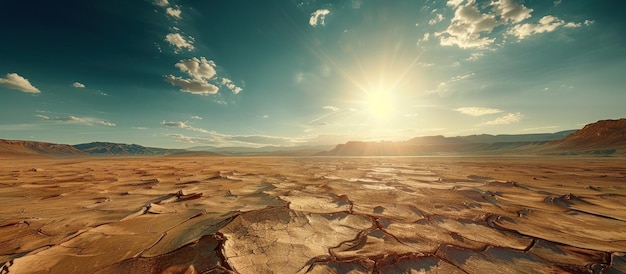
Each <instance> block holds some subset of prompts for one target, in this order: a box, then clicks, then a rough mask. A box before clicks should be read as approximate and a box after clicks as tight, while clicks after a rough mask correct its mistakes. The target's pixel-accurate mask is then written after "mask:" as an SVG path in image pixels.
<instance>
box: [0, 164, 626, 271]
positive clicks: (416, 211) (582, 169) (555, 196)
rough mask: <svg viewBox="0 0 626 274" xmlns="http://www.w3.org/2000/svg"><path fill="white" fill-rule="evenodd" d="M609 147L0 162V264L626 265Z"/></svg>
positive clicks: (622, 214)
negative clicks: (583, 152) (474, 153)
mask: <svg viewBox="0 0 626 274" xmlns="http://www.w3.org/2000/svg"><path fill="white" fill-rule="evenodd" d="M624 163H625V161H624V158H613V157H596V158H593V157H588V158H583V157H555V158H549V157H543V158H539V157H517V158H497V157H475V158H472V157H448V158H444V157H441V158H437V157H371V158H367V157H363V158H342V157H335V158H321V157H309V158H306V157H303V158H289V157H282V158H281V157H274V158H271V157H256V158H255V157H204V158H203V157H150V158H148V157H146V158H129V157H126V158H124V157H121V158H114V157H110V158H87V157H86V158H48V157H38V158H30V159H29V158H26V157H21V158H19V157H6V158H3V159H0V265H3V266H2V267H1V271H0V272H1V273H47V272H51V273H163V272H165V273H203V272H204V273H422V272H432V273H437V272H438V273H498V272H499V273H502V272H506V273H585V272H592V273H594V272H595V273H601V272H602V273H624V272H626V253H624V252H626V165H624Z"/></svg>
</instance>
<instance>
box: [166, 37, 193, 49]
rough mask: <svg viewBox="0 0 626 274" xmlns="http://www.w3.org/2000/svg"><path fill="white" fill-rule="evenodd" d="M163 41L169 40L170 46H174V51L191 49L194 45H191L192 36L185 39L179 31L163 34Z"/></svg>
mask: <svg viewBox="0 0 626 274" xmlns="http://www.w3.org/2000/svg"><path fill="white" fill-rule="evenodd" d="M165 41H167V42H169V43H170V44H171V45H172V46H175V47H176V51H177V52H178V51H180V50H182V49H187V50H188V51H193V50H194V49H195V47H194V46H193V38H191V37H190V38H189V40H187V39H185V37H183V36H182V35H180V33H169V34H167V35H166V36H165Z"/></svg>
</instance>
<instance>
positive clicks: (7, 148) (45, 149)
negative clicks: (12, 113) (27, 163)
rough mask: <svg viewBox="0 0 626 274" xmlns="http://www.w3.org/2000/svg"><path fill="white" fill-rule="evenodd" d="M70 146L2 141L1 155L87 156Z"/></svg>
mask: <svg viewBox="0 0 626 274" xmlns="http://www.w3.org/2000/svg"><path fill="white" fill-rule="evenodd" d="M85 154H87V153H85V152H84V151H81V150H79V149H76V148H74V147H72V146H70V145H64V144H54V143H46V142H34V141H22V140H3V139H0V155H5V156H9V155H30V156H35V155H68V156H69V155H85Z"/></svg>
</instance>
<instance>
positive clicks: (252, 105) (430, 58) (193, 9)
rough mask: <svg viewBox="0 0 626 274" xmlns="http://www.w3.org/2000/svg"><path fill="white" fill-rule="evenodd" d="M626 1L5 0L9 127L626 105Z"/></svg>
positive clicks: (373, 128) (73, 135) (361, 133)
mask: <svg viewBox="0 0 626 274" xmlns="http://www.w3.org/2000/svg"><path fill="white" fill-rule="evenodd" d="M619 7H620V2H618V1H585V0H557V1H536V0H535V1H531V0H526V1H521V0H490V1H469V0H450V1H417V0H411V1H400V0H398V1H382V0H349V1H348V0H347V1H293V0H261V1H242V0H224V1H220V0H216V1H184V0H144V1H121V0H110V1H64V2H63V4H59V3H57V2H53V1H22V0H9V1H4V2H3V7H2V10H1V11H0V24H1V25H2V26H4V28H3V31H2V32H3V35H2V37H3V42H2V43H0V117H1V118H0V138H3V139H24V140H37V141H48V142H56V143H66V144H77V143H84V142H91V141H110V142H123V143H136V144H141V145H144V146H157V147H167V148H186V147H192V146H200V145H212V146H252V147H260V146H266V145H281V146H299V145H322V144H324V145H325V144H336V143H343V142H345V141H347V140H404V139H409V138H412V137H416V136H426V135H444V136H458V135H471V134H482V133H487V134H522V133H537V132H556V131H561V130H568V129H576V128H581V127H582V126H583V125H584V124H587V123H591V122H595V121H597V120H602V119H615V118H620V117H626V113H625V112H626V110H625V109H626V108H625V107H624V104H625V103H624V102H626V92H625V91H624V87H625V86H626V77H624V75H626V24H625V20H624V19H621V18H623V16H622V15H621V13H620V12H619V10H620V8H619Z"/></svg>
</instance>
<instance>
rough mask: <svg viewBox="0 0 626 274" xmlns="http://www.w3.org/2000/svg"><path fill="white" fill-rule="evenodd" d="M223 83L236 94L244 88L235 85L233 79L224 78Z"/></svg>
mask: <svg viewBox="0 0 626 274" xmlns="http://www.w3.org/2000/svg"><path fill="white" fill-rule="evenodd" d="M222 85H224V86H226V88H228V89H229V90H230V91H232V92H233V93H234V94H239V92H241V91H242V90H243V89H242V88H241V87H239V86H237V85H235V83H233V81H232V80H230V79H228V78H222Z"/></svg>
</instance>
